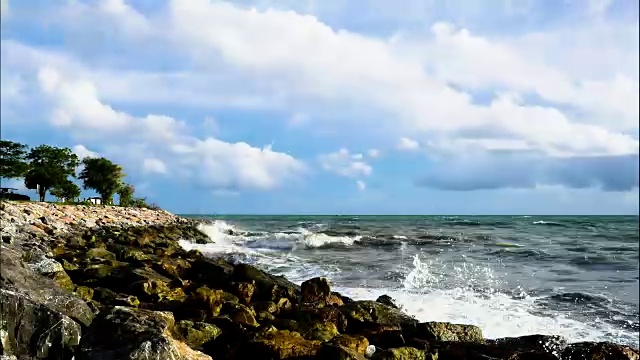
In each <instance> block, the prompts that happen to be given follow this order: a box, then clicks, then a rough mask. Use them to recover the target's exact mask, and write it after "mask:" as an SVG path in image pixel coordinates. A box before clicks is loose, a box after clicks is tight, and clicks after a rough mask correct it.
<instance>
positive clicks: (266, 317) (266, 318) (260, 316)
mask: <svg viewBox="0 0 640 360" xmlns="http://www.w3.org/2000/svg"><path fill="white" fill-rule="evenodd" d="M275 318H276V317H275V316H273V314H271V313H270V312H268V311H258V312H257V313H256V320H258V321H259V322H271V321H273V320H275Z"/></svg>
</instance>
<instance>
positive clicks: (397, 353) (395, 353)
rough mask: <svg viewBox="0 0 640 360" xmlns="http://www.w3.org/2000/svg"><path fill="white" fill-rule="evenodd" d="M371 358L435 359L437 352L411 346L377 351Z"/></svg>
mask: <svg viewBox="0 0 640 360" xmlns="http://www.w3.org/2000/svg"><path fill="white" fill-rule="evenodd" d="M372 359H373V360H437V359H438V354H437V353H427V352H425V351H424V350H418V349H415V348H412V347H400V348H395V349H387V350H382V351H377V352H376V353H375V354H374V355H373V357H372Z"/></svg>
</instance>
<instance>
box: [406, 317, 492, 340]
mask: <svg viewBox="0 0 640 360" xmlns="http://www.w3.org/2000/svg"><path fill="white" fill-rule="evenodd" d="M402 331H403V333H404V334H405V336H408V337H414V338H418V339H424V340H437V341H454V342H466V343H476V344H483V343H484V338H483V337H482V329H480V328H479V327H477V326H475V325H464V324H451V323H446V322H436V321H432V322H424V323H415V324H404V325H403V326H402Z"/></svg>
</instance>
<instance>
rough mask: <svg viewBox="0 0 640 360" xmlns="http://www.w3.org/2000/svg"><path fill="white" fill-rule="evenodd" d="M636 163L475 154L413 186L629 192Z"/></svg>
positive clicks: (634, 186) (632, 158) (610, 158)
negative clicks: (558, 187)
mask: <svg viewBox="0 0 640 360" xmlns="http://www.w3.org/2000/svg"><path fill="white" fill-rule="evenodd" d="M638 161H639V158H638V155H624V156H599V157H570V158H551V159H549V158H546V157H544V156H541V155H540V154H538V153H531V152H510V151H509V152H497V153H495V154H491V155H489V154H483V155H478V154H475V155H470V156H467V157H459V158H448V159H446V160H445V161H443V162H441V163H439V164H437V165H436V166H433V167H432V168H430V170H429V172H428V173H427V174H425V175H424V176H423V177H421V178H420V179H418V180H417V181H416V183H417V185H419V186H425V187H432V188H437V189H443V190H458V191H470V190H486V189H499V188H535V187H540V186H555V185H561V186H564V187H568V188H577V189H582V188H600V189H602V190H604V191H630V190H633V189H637V188H638V170H639V169H638Z"/></svg>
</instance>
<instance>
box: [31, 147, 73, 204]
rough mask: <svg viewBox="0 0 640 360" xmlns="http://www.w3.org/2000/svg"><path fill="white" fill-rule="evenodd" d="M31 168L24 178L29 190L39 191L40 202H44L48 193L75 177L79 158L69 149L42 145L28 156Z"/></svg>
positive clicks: (32, 150)
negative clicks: (69, 178)
mask: <svg viewBox="0 0 640 360" xmlns="http://www.w3.org/2000/svg"><path fill="white" fill-rule="evenodd" d="M27 159H28V160H29V167H28V170H27V172H26V174H25V176H24V184H25V186H26V187H27V189H35V190H37V191H38V195H39V196H40V201H44V199H45V196H46V195H47V191H49V190H50V189H52V188H54V187H56V186H60V185H61V184H63V183H64V182H65V181H68V177H69V176H71V177H73V176H75V172H76V167H77V166H78V156H77V155H76V154H74V153H73V152H71V149H69V148H57V147H53V146H49V145H40V146H38V147H36V148H33V149H31V151H29V154H27Z"/></svg>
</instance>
